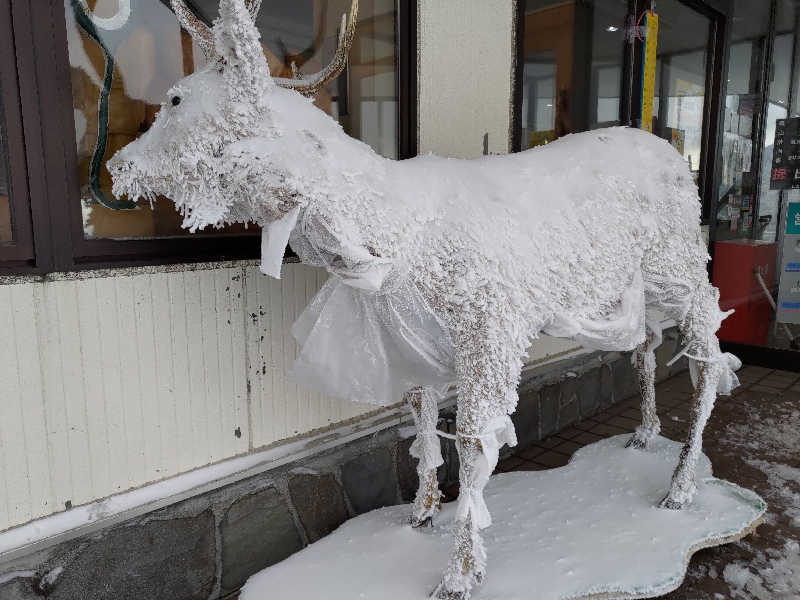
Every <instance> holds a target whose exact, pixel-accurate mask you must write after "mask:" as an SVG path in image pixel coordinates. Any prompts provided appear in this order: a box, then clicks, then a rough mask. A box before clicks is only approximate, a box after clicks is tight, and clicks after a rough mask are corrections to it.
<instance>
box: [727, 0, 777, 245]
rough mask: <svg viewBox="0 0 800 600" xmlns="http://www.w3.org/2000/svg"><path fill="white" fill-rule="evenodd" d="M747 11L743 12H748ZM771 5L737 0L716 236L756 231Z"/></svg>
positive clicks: (742, 235) (733, 236)
mask: <svg viewBox="0 0 800 600" xmlns="http://www.w3.org/2000/svg"><path fill="white" fill-rule="evenodd" d="M745 14H746V15H747V17H744V16H743V15H745ZM769 19H770V5H769V3H768V2H764V3H763V4H759V5H758V6H753V3H752V2H750V1H749V0H737V2H736V5H735V11H734V17H733V31H732V35H731V46H730V58H729V61H728V72H727V93H726V96H725V106H724V107H723V109H722V110H723V111H724V115H723V119H724V126H723V133H722V153H721V156H720V159H721V164H722V169H721V178H720V187H719V191H718V196H717V215H716V230H715V236H714V239H716V240H728V239H736V238H749V237H751V235H752V233H753V222H754V218H753V212H754V209H755V205H754V203H755V198H756V187H757V186H756V183H757V182H756V173H757V172H758V169H757V166H758V165H757V164H756V160H757V153H756V152H754V146H753V144H754V143H755V142H756V141H757V139H758V134H759V132H758V127H757V126H756V127H754V126H753V125H754V124H758V123H760V122H761V115H762V112H763V111H762V107H761V93H762V89H763V85H764V77H763V74H762V70H763V61H764V51H765V48H766V44H767V41H768V33H769Z"/></svg>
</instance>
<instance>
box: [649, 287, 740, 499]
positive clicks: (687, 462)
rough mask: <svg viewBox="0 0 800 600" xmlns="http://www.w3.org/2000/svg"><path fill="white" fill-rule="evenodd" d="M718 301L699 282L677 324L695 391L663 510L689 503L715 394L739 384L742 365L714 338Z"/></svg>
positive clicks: (716, 295) (715, 293)
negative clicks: (686, 309) (685, 312)
mask: <svg viewBox="0 0 800 600" xmlns="http://www.w3.org/2000/svg"><path fill="white" fill-rule="evenodd" d="M718 299H719V292H718V291H717V290H716V289H715V288H713V287H712V286H711V284H709V283H708V282H707V281H706V282H704V283H702V284H701V285H700V286H699V288H698V290H697V292H696V293H695V295H694V297H693V298H692V301H691V304H690V306H689V310H688V312H687V314H686V316H685V317H684V318H683V319H682V321H681V322H680V329H681V334H682V335H683V337H684V339H685V340H686V342H687V344H686V346H685V348H684V350H683V352H682V353H683V354H686V355H687V357H688V358H689V365H690V369H691V372H692V379H693V380H694V383H695V390H694V393H693V394H692V399H691V402H692V406H691V419H690V421H691V422H690V427H689V437H688V439H687V441H686V443H685V444H684V446H683V449H682V450H681V454H680V459H679V461H678V466H677V467H676V468H675V472H674V474H673V475H672V482H671V485H670V489H669V492H668V493H667V495H666V497H665V498H664V499H663V500H662V501H661V504H660V506H661V507H662V508H670V509H681V508H683V507H684V506H686V505H688V504H689V503H691V501H692V499H693V497H694V494H695V491H696V483H695V480H696V473H695V470H696V467H697V461H698V459H699V458H700V453H701V452H702V449H703V448H702V446H703V430H704V429H705V426H706V423H707V422H708V418H709V417H710V416H711V411H712V410H713V408H714V402H715V401H716V398H717V393H718V391H719V392H720V393H723V394H728V393H730V391H731V390H732V389H733V388H735V387H736V386H737V385H738V384H739V381H738V379H737V378H736V375H735V373H734V372H733V371H735V370H736V369H738V368H739V367H740V366H741V362H739V360H738V359H737V358H736V357H735V356H733V355H731V354H723V353H722V352H721V351H720V348H719V340H717V337H716V331H717V329H718V328H719V324H720V322H721V321H722V319H724V318H725V316H727V315H726V314H724V313H722V312H721V311H720V310H719V304H718Z"/></svg>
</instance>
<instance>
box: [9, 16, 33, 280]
mask: <svg viewBox="0 0 800 600" xmlns="http://www.w3.org/2000/svg"><path fill="white" fill-rule="evenodd" d="M14 45H15V40H14V32H13V29H12V27H11V5H10V4H9V3H8V0H0V90H2V96H3V97H2V106H3V111H2V114H0V119H2V120H3V122H2V124H1V126H0V144H2V143H3V141H5V144H6V148H7V150H8V157H7V158H8V165H7V166H8V188H9V204H10V208H11V231H12V236H13V240H12V241H11V242H3V243H0V261H3V262H4V263H6V264H8V265H10V266H15V267H21V268H25V267H27V266H29V265H31V264H32V262H33V260H34V256H35V254H34V247H33V225H32V223H31V209H30V206H31V204H30V200H29V198H30V195H29V191H28V175H27V165H26V161H25V139H24V137H23V128H22V104H21V96H20V90H19V85H18V81H17V62H16V52H15V50H14Z"/></svg>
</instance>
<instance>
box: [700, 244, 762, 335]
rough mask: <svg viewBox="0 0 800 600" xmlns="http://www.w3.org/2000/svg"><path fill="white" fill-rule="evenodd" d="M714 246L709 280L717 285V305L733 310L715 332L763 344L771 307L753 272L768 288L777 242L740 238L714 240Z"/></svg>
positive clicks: (723, 308)
mask: <svg viewBox="0 0 800 600" xmlns="http://www.w3.org/2000/svg"><path fill="white" fill-rule="evenodd" d="M714 248H715V250H714V276H713V283H714V285H715V286H717V287H718V288H719V295H720V302H719V305H720V308H722V310H728V309H731V308H733V309H735V310H736V312H735V313H733V314H732V315H731V316H729V317H728V318H727V319H725V320H724V321H723V322H722V327H721V328H720V330H719V332H718V333H717V336H718V337H719V339H721V340H725V341H727V342H739V343H742V344H755V345H766V344H767V335H768V333H769V324H770V318H771V317H772V314H771V313H772V307H771V306H770V304H769V301H768V300H767V298H766V297H765V296H764V292H763V291H762V289H761V286H760V285H759V283H758V279H756V275H755V274H756V272H758V273H761V277H763V279H764V283H766V285H767V289H769V290H770V291H772V289H773V288H774V287H775V268H776V265H775V263H776V261H777V248H778V245H777V244H776V243H774V242H762V241H760V240H747V239H742V240H726V241H724V242H716V243H715V246H714Z"/></svg>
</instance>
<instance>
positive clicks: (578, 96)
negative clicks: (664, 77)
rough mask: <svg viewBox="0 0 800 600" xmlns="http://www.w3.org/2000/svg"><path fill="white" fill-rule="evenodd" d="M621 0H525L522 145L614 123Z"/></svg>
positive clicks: (621, 33)
mask: <svg viewBox="0 0 800 600" xmlns="http://www.w3.org/2000/svg"><path fill="white" fill-rule="evenodd" d="M626 14H627V1H625V0H623V1H620V0H594V1H592V0H582V1H575V0H572V1H567V2H564V1H563V0H527V1H526V3H525V17H524V19H525V21H524V24H523V27H524V40H523V48H524V50H523V57H524V65H523V76H522V92H523V93H522V97H523V99H522V114H521V127H522V149H523V150H524V149H525V148H531V147H533V146H539V145H541V144H546V143H548V142H550V141H552V140H554V139H556V138H558V137H561V136H562V135H565V134H567V133H571V132H577V131H586V130H587V129H595V128H598V127H606V126H610V125H617V124H619V112H620V101H619V98H620V89H621V84H622V81H621V80H622V57H623V47H624V37H623V36H624V30H625V17H626Z"/></svg>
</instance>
